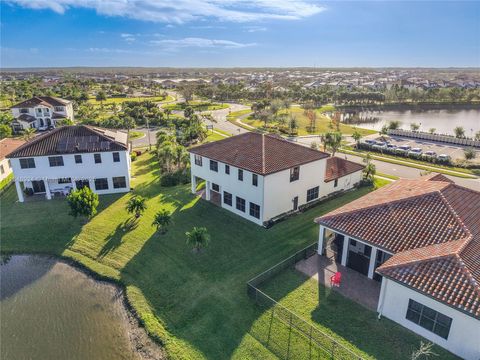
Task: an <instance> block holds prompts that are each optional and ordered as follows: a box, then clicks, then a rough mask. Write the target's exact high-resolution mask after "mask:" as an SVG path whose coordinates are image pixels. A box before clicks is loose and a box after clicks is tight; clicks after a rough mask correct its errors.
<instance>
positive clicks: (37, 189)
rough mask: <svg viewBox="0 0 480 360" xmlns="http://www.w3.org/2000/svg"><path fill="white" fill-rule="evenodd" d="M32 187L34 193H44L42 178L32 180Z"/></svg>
mask: <svg viewBox="0 0 480 360" xmlns="http://www.w3.org/2000/svg"><path fill="white" fill-rule="evenodd" d="M32 187H33V192H34V193H44V192H45V183H44V182H43V180H34V181H32Z"/></svg>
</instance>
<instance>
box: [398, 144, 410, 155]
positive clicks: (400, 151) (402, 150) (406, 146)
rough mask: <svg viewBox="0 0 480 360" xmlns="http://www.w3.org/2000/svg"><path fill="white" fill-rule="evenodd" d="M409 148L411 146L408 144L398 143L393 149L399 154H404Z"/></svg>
mask: <svg viewBox="0 0 480 360" xmlns="http://www.w3.org/2000/svg"><path fill="white" fill-rule="evenodd" d="M411 148H412V147H411V146H410V145H400V146H399V147H397V148H396V149H395V151H396V152H397V153H400V154H406V153H408V152H409V151H410V149H411Z"/></svg>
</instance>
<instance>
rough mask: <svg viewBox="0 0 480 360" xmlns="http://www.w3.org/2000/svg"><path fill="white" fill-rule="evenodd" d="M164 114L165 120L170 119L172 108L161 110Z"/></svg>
mask: <svg viewBox="0 0 480 360" xmlns="http://www.w3.org/2000/svg"><path fill="white" fill-rule="evenodd" d="M163 112H164V114H165V116H166V117H167V121H169V120H170V115H171V114H172V110H171V109H165V110H163Z"/></svg>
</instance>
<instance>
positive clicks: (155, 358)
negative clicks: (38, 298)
mask: <svg viewBox="0 0 480 360" xmlns="http://www.w3.org/2000/svg"><path fill="white" fill-rule="evenodd" d="M0 254H1V255H10V256H39V257H45V258H50V259H54V260H55V261H57V262H59V263H63V264H65V265H67V266H70V267H72V268H73V269H75V270H77V271H79V272H81V273H83V274H84V275H86V276H88V277H89V278H90V279H92V280H93V281H95V282H96V283H98V284H99V285H101V286H110V287H113V288H114V289H115V291H116V292H117V294H118V295H119V296H120V297H121V304H122V307H123V310H124V311H125V314H126V319H127V320H126V322H127V323H126V324H125V327H126V330H127V333H128V340H129V343H130V346H131V349H132V352H134V353H135V354H136V355H138V357H139V359H141V360H163V359H168V356H167V354H166V351H165V349H164V347H163V346H162V345H163V344H162V343H160V342H159V341H158V340H157V339H156V338H154V337H151V336H149V334H148V332H147V330H146V328H145V326H143V323H142V321H141V320H140V318H139V316H138V315H137V313H136V311H135V309H134V307H133V306H132V305H131V304H130V302H129V300H128V298H127V295H126V289H125V286H124V285H123V284H122V283H121V282H120V281H118V280H115V279H113V278H110V277H107V276H104V275H101V274H99V273H97V272H95V271H94V270H93V269H91V268H89V267H88V266H87V265H85V264H82V263H81V262H79V261H76V260H74V259H72V258H70V257H68V256H63V255H58V254H51V253H43V252H0Z"/></svg>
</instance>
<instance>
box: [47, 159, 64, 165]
mask: <svg viewBox="0 0 480 360" xmlns="http://www.w3.org/2000/svg"><path fill="white" fill-rule="evenodd" d="M48 162H49V163H50V167H54V166H63V156H49V157H48Z"/></svg>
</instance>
